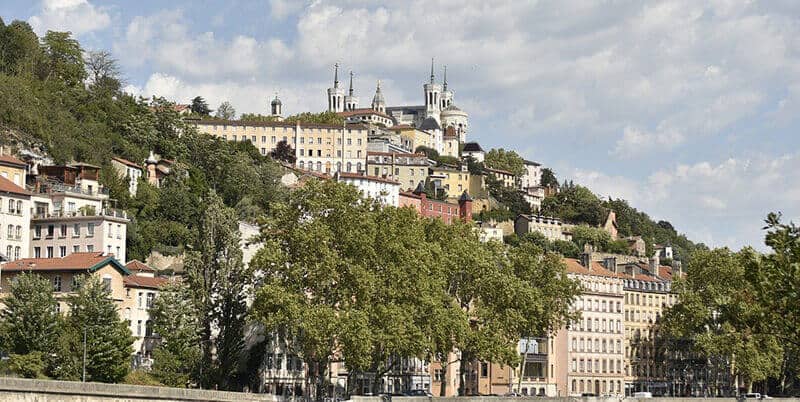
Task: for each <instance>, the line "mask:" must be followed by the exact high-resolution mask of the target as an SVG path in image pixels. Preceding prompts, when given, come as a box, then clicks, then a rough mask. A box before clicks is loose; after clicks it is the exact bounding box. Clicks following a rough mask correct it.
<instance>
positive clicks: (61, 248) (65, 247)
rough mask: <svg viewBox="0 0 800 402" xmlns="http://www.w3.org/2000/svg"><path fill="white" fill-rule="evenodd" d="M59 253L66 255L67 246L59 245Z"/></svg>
mask: <svg viewBox="0 0 800 402" xmlns="http://www.w3.org/2000/svg"><path fill="white" fill-rule="evenodd" d="M58 254H59V257H66V256H67V246H59V247H58Z"/></svg>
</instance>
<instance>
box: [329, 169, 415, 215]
mask: <svg viewBox="0 0 800 402" xmlns="http://www.w3.org/2000/svg"><path fill="white" fill-rule="evenodd" d="M334 178H335V179H336V181H338V182H340V183H345V184H350V185H352V186H354V187H355V188H357V189H358V190H359V191H360V192H361V195H362V196H364V197H365V198H371V199H373V200H377V201H378V202H380V203H381V204H382V205H390V206H393V207H397V206H399V205H400V201H399V195H400V183H399V182H397V181H394V180H392V179H385V178H383V177H377V176H366V175H363V174H357V173H344V172H338V173H336V174H335V175H334Z"/></svg>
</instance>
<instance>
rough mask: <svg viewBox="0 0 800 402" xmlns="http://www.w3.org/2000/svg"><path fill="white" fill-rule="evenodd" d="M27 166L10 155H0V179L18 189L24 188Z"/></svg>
mask: <svg viewBox="0 0 800 402" xmlns="http://www.w3.org/2000/svg"><path fill="white" fill-rule="evenodd" d="M27 168H28V165H27V164H26V163H25V162H23V161H21V160H19V159H17V158H15V157H13V156H10V155H0V177H3V178H5V179H8V180H9V181H11V182H12V183H14V184H16V185H17V186H19V187H23V188H24V187H25V172H26V171H27Z"/></svg>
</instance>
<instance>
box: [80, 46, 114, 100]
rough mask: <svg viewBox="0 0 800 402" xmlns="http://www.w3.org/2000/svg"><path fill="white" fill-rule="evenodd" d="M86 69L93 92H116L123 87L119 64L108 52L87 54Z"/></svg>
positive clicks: (99, 51) (98, 51)
mask: <svg viewBox="0 0 800 402" xmlns="http://www.w3.org/2000/svg"><path fill="white" fill-rule="evenodd" d="M85 64H86V69H87V70H88V72H89V82H90V85H91V87H92V88H93V90H100V91H110V92H116V91H118V90H119V89H120V86H121V85H122V83H121V81H120V75H121V72H120V68H119V62H118V61H117V59H115V58H114V56H112V55H111V52H109V51H107V50H97V51H90V52H88V54H87V57H86V60H85Z"/></svg>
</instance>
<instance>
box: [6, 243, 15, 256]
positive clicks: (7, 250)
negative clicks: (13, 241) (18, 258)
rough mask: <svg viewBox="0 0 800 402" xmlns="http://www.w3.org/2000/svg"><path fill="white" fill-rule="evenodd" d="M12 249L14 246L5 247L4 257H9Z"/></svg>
mask: <svg viewBox="0 0 800 402" xmlns="http://www.w3.org/2000/svg"><path fill="white" fill-rule="evenodd" d="M13 251H14V248H13V247H11V246H8V247H7V248H6V257H8V258H11V253H12V252H13Z"/></svg>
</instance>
